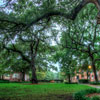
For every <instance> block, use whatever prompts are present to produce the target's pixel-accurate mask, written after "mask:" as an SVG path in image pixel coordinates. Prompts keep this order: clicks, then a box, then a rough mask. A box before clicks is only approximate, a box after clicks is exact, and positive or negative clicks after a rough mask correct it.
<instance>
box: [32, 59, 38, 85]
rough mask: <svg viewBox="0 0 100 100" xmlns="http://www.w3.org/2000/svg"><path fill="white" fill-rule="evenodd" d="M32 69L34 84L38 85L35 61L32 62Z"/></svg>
mask: <svg viewBox="0 0 100 100" xmlns="http://www.w3.org/2000/svg"><path fill="white" fill-rule="evenodd" d="M31 69H32V79H31V81H32V83H36V84H37V83H38V80H37V76H36V69H35V63H34V60H33V61H32V62H31Z"/></svg>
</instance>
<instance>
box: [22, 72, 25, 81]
mask: <svg viewBox="0 0 100 100" xmlns="http://www.w3.org/2000/svg"><path fill="white" fill-rule="evenodd" d="M23 81H25V72H22V82H23Z"/></svg>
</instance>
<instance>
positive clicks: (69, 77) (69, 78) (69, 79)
mask: <svg viewBox="0 0 100 100" xmlns="http://www.w3.org/2000/svg"><path fill="white" fill-rule="evenodd" d="M68 82H69V83H71V76H70V74H68Z"/></svg>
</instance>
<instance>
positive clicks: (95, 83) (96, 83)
mask: <svg viewBox="0 0 100 100" xmlns="http://www.w3.org/2000/svg"><path fill="white" fill-rule="evenodd" d="M90 84H92V85H100V82H90Z"/></svg>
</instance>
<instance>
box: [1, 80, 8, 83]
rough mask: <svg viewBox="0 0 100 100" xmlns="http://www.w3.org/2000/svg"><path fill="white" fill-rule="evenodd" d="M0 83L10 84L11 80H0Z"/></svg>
mask: <svg viewBox="0 0 100 100" xmlns="http://www.w3.org/2000/svg"><path fill="white" fill-rule="evenodd" d="M0 83H9V80H0Z"/></svg>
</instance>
